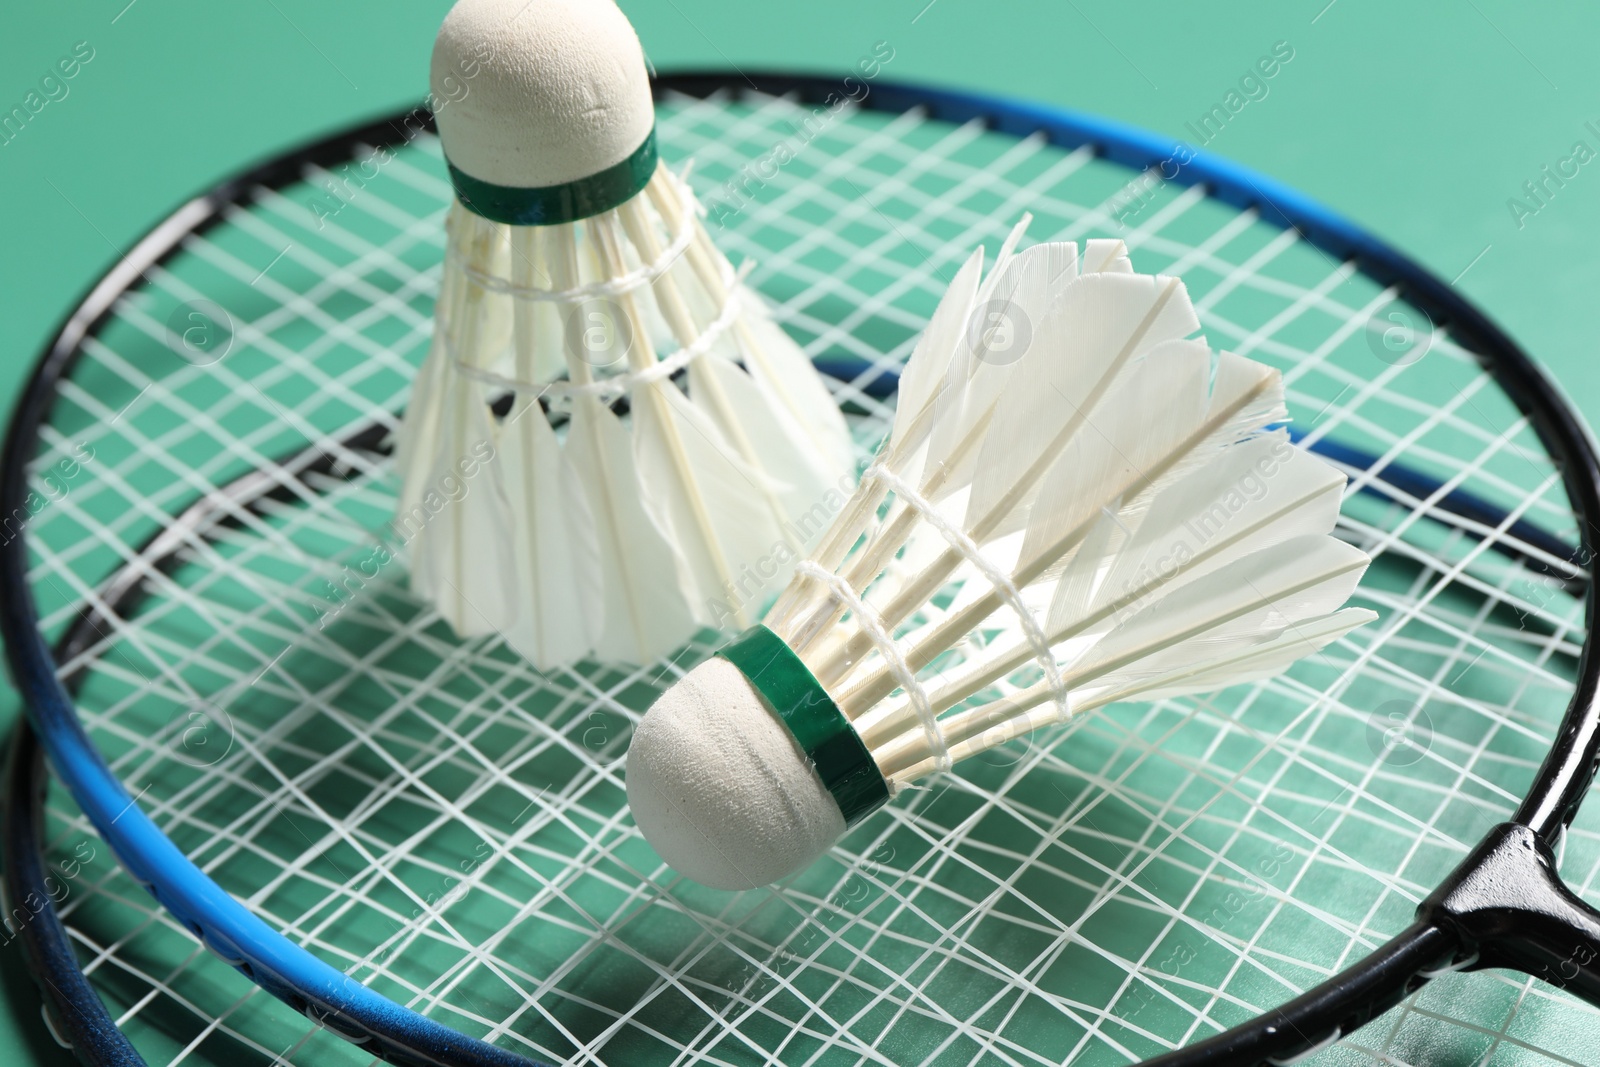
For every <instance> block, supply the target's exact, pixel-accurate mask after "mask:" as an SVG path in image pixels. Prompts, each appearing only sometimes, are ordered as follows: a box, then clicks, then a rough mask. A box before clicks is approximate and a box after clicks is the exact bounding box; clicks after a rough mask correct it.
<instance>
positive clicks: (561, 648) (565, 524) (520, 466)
mask: <svg viewBox="0 0 1600 1067" xmlns="http://www.w3.org/2000/svg"><path fill="white" fill-rule="evenodd" d="M496 462H497V463H498V465H499V468H500V469H499V472H498V473H499V474H500V476H501V480H502V484H503V485H504V488H505V496H506V503H507V505H508V506H509V508H510V510H511V513H512V514H514V515H520V516H522V517H523V518H522V521H520V522H513V523H512V524H511V527H510V530H511V534H512V537H511V547H512V555H513V563H514V566H513V568H512V571H511V573H510V574H509V575H508V576H507V583H508V585H509V593H510V596H511V600H512V603H513V605H514V606H515V608H516V613H515V615H514V616H513V619H512V622H511V625H510V626H509V627H508V628H507V630H506V640H507V642H508V643H509V644H510V645H511V647H512V648H514V649H516V650H517V651H518V652H519V653H521V654H522V655H523V656H524V657H525V658H526V659H528V660H529V661H530V662H532V664H533V665H534V666H535V667H538V668H539V669H540V670H549V669H551V668H553V667H557V666H560V665H562V664H566V663H571V662H573V661H574V660H577V659H581V658H582V657H583V656H584V655H585V654H587V653H588V651H589V650H590V649H591V648H593V647H594V645H595V642H596V640H598V638H599V636H600V632H601V612H602V607H603V594H602V592H601V590H602V588H603V585H602V581H601V573H602V572H601V570H600V553H599V543H598V537H597V534H596V530H595V525H594V519H593V517H592V516H591V514H590V512H589V501H588V500H587V499H586V498H585V496H584V491H583V483H582V482H581V481H580V480H579V477H578V474H577V472H576V471H575V470H574V469H573V466H572V463H571V461H570V460H569V459H568V457H567V456H565V455H563V453H562V450H561V445H560V443H559V442H558V441H557V440H556V435H555V431H554V430H552V429H551V428H550V424H549V422H547V421H546V420H545V417H544V414H543V412H541V411H540V410H539V405H538V402H537V401H525V402H523V405H522V407H521V408H520V409H517V410H514V411H512V412H511V414H510V416H509V417H508V418H507V419H506V424H505V426H504V428H503V430H502V432H501V434H500V452H499V455H498V456H497V457H496Z"/></svg>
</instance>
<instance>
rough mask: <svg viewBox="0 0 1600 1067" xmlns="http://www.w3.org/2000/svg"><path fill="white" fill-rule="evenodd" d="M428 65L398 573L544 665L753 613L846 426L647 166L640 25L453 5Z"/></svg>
mask: <svg viewBox="0 0 1600 1067" xmlns="http://www.w3.org/2000/svg"><path fill="white" fill-rule="evenodd" d="M432 80H433V83H434V94H435V98H436V99H440V100H447V101H449V102H448V104H447V105H446V106H443V107H441V108H440V109H439V111H438V125H439V134H440V137H441V140H442V142H443V146H444V153H445V157H446V159H447V161H448V163H449V167H450V176H451V179H452V182H453V184H454V186H455V189H456V193H457V203H456V204H454V205H452V208H451V211H450V216H449V219H448V223H447V230H448V243H447V248H446V255H445V264H444V275H443V280H442V284H441V289H440V295H439V300H438V304H437V308H436V312H435V316H436V325H435V329H434V339H433V347H432V349H431V350H430V352H429V355H428V358H427V361H426V362H425V364H424V366H423V368H422V370H421V372H420V374H419V375H418V378H417V382H416V385H415V388H414V391H413V394H412V400H411V404H410V407H409V409H408V410H407V412H406V416H405V421H404V423H403V425H402V428H401V434H400V437H399V443H398V448H397V459H398V463H399V468H400V471H401V473H402V476H403V478H404V487H403V490H402V492H401V496H400V502H399V506H398V509H397V513H396V520H395V525H396V530H397V532H398V533H399V534H400V535H401V536H402V537H403V538H404V539H405V540H406V541H407V543H408V545H409V547H410V561H411V571H412V580H413V585H414V587H415V588H416V589H417V591H418V592H419V593H420V594H421V595H423V596H425V597H427V598H428V599H430V600H432V601H433V603H434V604H435V605H436V606H437V608H438V610H439V612H440V613H441V614H442V615H443V616H444V618H445V619H447V620H448V621H449V622H450V623H451V624H452V625H453V626H454V627H455V629H456V631H457V632H458V633H460V634H462V635H472V634H481V633H490V632H496V631H498V632H501V633H503V634H505V635H506V638H507V639H508V641H509V642H510V643H511V644H512V646H513V647H515V648H516V649H518V650H519V651H520V652H521V653H522V654H524V655H525V656H527V657H528V658H529V659H530V660H532V661H533V663H534V664H535V665H537V666H538V667H540V668H549V667H553V666H557V665H560V664H564V663H568V662H570V661H572V660H574V659H577V658H579V657H581V656H583V655H585V654H586V653H589V652H590V651H594V652H596V653H597V654H598V655H599V656H600V657H602V658H604V659H607V660H615V661H626V662H643V661H647V660H650V659H652V658H653V657H656V656H659V655H661V654H663V653H666V652H670V651H671V650H673V649H675V648H677V647H679V646H680V645H681V644H683V642H684V641H686V640H687V639H688V638H689V637H690V636H692V634H693V633H694V632H695V631H696V630H697V629H698V628H699V627H701V626H702V625H719V626H731V627H732V628H734V629H738V628H741V627H743V626H747V625H749V623H750V622H751V621H752V619H753V617H754V616H755V615H756V613H757V612H758V610H759V608H760V607H761V599H762V598H761V596H760V595H759V590H758V589H757V588H756V586H757V585H759V584H765V585H767V586H768V587H770V589H771V591H773V592H775V591H776V590H777V589H778V588H780V587H781V585H782V579H786V578H787V576H788V574H789V571H790V570H791V569H792V566H793V563H792V561H793V560H797V559H799V558H800V557H801V556H803V555H804V549H805V547H807V546H808V544H809V542H810V541H812V540H814V539H815V535H817V534H820V532H821V523H820V521H818V520H817V519H816V518H815V515H813V514H811V513H812V512H813V511H814V509H815V507H816V505H817V503H818V501H819V500H821V499H823V498H824V496H825V494H827V493H830V492H838V491H839V489H840V488H841V483H842V486H843V488H844V489H846V490H848V488H849V485H850V482H849V475H850V473H851V471H852V470H853V465H852V464H853V456H852V452H851V445H850V440H849V435H848V431H847V428H846V426H845V423H844V419H843V418H842V416H841V415H840V413H839V409H838V407H837V406H836V405H835V403H834V402H833V399H832V397H831V396H830V395H829V393H828V390H827V388H826V386H824V385H823V383H822V380H821V378H820V377H818V375H817V374H816V372H815V370H814V369H813V368H812V366H811V364H810V362H809V361H808V360H807V359H806V358H805V356H804V354H803V353H802V352H801V351H800V349H799V348H798V346H796V345H795V344H794V342H793V341H791V340H790V339H789V338H788V336H787V335H785V334H784V332H783V331H782V330H781V329H780V328H779V327H777V326H776V325H775V324H774V323H773V322H772V321H771V319H770V318H769V317H768V316H767V314H766V312H765V310H764V308H763V307H762V305H761V304H760V303H759V301H758V300H757V299H756V298H755V297H754V296H753V295H752V294H751V293H750V292H749V291H748V290H747V289H746V288H745V287H744V286H743V285H742V284H741V282H740V280H739V278H738V276H736V274H735V273H734V271H733V270H732V268H731V267H730V266H729V264H728V261H727V259H726V258H725V257H724V256H723V255H722V254H721V253H719V252H718V251H717V249H716V248H715V246H713V245H712V243H711V241H710V239H709V237H708V236H707V234H706V232H705V228H704V226H703V225H702V223H701V221H700V213H699V205H698V204H697V203H696V202H695V199H694V197H693V195H692V194H691V193H690V192H689V189H688V186H687V185H685V184H684V182H683V181H682V180H681V179H680V178H679V177H677V176H675V175H673V174H672V173H671V172H670V171H668V170H667V168H666V167H665V165H663V164H661V163H659V162H658V161H657V157H656V141H655V111H654V107H653V104H652V101H651V97H650V86H649V80H648V77H647V75H646V71H645V62H644V56H643V52H642V51H641V50H640V47H639V41H638V38H637V37H636V36H635V34H634V32H633V28H632V27H631V26H630V25H629V24H628V21H627V19H626V18H625V17H624V16H623V14H622V12H621V11H619V10H618V9H617V8H616V6H615V5H614V4H613V3H611V0H541V2H540V3H537V4H530V3H527V2H526V0H461V2H460V3H458V4H456V5H455V7H454V8H452V9H451V11H450V13H449V15H448V16H447V17H446V18H445V21H444V25H443V27H442V28H441V29H440V31H439V37H438V41H437V42H436V44H435V45H434V53H433V77H432ZM677 379H682V380H683V382H684V383H685V385H686V387H687V395H686V394H685V391H684V389H683V388H680V386H679V384H678V382H677ZM497 403H498V405H499V406H498V408H497V406H496V405H497ZM497 411H498V412H502V413H503V414H499V415H497ZM624 418H626V420H627V423H631V426H630V425H626V424H625V423H624ZM630 430H631V433H630ZM808 515H810V518H809V520H808ZM786 561H787V562H788V566H784V564H785V562H786ZM758 562H759V563H760V564H761V567H760V574H759V578H760V580H761V581H760V582H756V581H753V580H752V578H751V567H752V565H753V564H756V563H758Z"/></svg>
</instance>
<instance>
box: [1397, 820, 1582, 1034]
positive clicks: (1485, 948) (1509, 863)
mask: <svg viewBox="0 0 1600 1067" xmlns="http://www.w3.org/2000/svg"><path fill="white" fill-rule="evenodd" d="M1417 917H1418V918H1419V919H1421V920H1423V921H1427V922H1432V923H1434V924H1435V925H1437V926H1438V927H1440V928H1441V929H1444V930H1447V931H1449V932H1451V933H1453V934H1455V935H1456V937H1457V938H1459V939H1460V942H1461V951H1460V954H1459V955H1458V957H1457V958H1458V959H1462V960H1466V961H1467V962H1466V963H1465V964H1460V965H1457V966H1456V967H1455V968H1453V969H1457V970H1471V971H1478V970H1485V969H1490V968H1511V969H1515V970H1519V971H1522V972H1524V973H1526V974H1531V975H1534V976H1535V977H1537V978H1540V979H1542V980H1544V981H1545V982H1548V983H1549V984H1551V985H1553V986H1556V987H1557V988H1560V989H1566V990H1569V991H1571V992H1572V993H1574V994H1576V995H1577V996H1580V997H1582V998H1583V999H1585V1000H1587V1001H1589V1002H1590V1003H1591V1004H1600V911H1596V910H1595V909H1593V908H1591V907H1590V906H1589V905H1587V904H1585V903H1584V902H1583V901H1582V900H1580V899H1578V897H1577V896H1576V895H1575V894H1573V892H1572V891H1571V890H1570V889H1568V888H1567V887H1566V885H1565V883H1563V882H1562V881H1561V876H1560V874H1559V873H1558V872H1557V865H1556V860H1555V855H1554V853H1553V852H1552V851H1551V849H1550V846H1549V845H1547V844H1545V842H1544V841H1543V840H1541V839H1540V838H1539V836H1538V835H1537V834H1535V833H1534V832H1533V831H1532V830H1530V829H1529V828H1528V827H1526V826H1522V825H1519V824H1517V823H1503V824H1502V825H1500V826H1497V827H1495V828H1494V829H1493V830H1491V831H1490V832H1489V834H1488V835H1487V836H1486V837H1485V838H1484V840H1483V843H1482V844H1480V845H1479V846H1478V847H1477V848H1476V849H1475V850H1474V851H1473V852H1472V854H1471V855H1469V856H1468V857H1467V859H1466V860H1465V861H1464V862H1463V863H1462V864H1461V865H1460V866H1459V867H1457V868H1456V870H1455V871H1454V872H1453V873H1452V874H1451V876H1450V878H1449V879H1448V880H1447V881H1446V882H1445V883H1444V884H1443V885H1442V886H1440V887H1439V889H1438V890H1436V891H1435V892H1434V893H1433V895H1431V896H1430V897H1428V899H1427V900H1425V901H1423V902H1422V904H1421V906H1420V907H1419V908H1418V909H1417Z"/></svg>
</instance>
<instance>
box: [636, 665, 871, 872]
mask: <svg viewBox="0 0 1600 1067" xmlns="http://www.w3.org/2000/svg"><path fill="white" fill-rule="evenodd" d="M627 776H628V806H629V807H631V808H632V809H633V818H634V821H635V822H636V823H638V824H639V829H640V830H641V831H643V833H644V836H645V839H646V840H648V841H649V842H650V844H651V846H652V847H654V848H655V850H656V853H657V854H658V855H659V856H660V857H661V858H662V859H663V860H666V862H667V865H668V866H670V867H671V868H672V869H673V870H675V871H678V872H679V873H680V874H684V875H687V876H688V877H690V878H692V879H694V880H695V881H696V882H699V883H700V884H701V885H704V886H709V887H711V888H712V889H753V888H755V887H756V886H762V885H768V884H770V883H772V882H776V881H779V880H781V879H783V878H786V877H788V876H789V875H791V874H793V873H795V872H796V871H799V870H801V869H803V868H805V867H807V866H809V865H810V864H812V863H813V862H815V861H816V860H817V859H818V858H819V857H821V856H822V854H823V853H825V852H827V851H828V849H829V847H831V846H832V845H833V843H834V842H835V841H837V840H838V839H839V837H840V835H842V834H843V833H844V830H845V826H844V816H843V815H841V814H840V813H839V805H838V804H837V803H835V802H834V799H833V796H832V795H831V794H830V793H829V792H828V789H827V787H826V786H824V785H823V784H822V779H821V778H819V777H817V773H816V771H815V770H813V769H812V767H811V763H810V761H809V760H807V759H806V755H805V752H804V751H803V750H802V749H801V748H800V746H799V744H798V743H797V742H796V741H795V739H794V735H793V734H791V733H790V732H789V728H788V727H787V726H785V725H784V724H783V722H782V721H781V720H780V719H779V718H778V716H777V715H776V714H774V713H773V712H772V711H771V710H770V709H769V708H768V707H767V705H766V704H765V702H763V701H762V699H761V697H760V695H759V694H758V693H757V692H756V690H755V687H753V686H752V685H751V684H750V680H749V679H747V678H746V677H745V676H744V675H743V674H742V673H741V672H740V671H739V668H737V667H735V666H734V665H733V664H731V663H729V662H728V661H727V660H725V659H722V658H720V657H714V658H712V659H709V660H706V661H705V662H704V663H702V664H700V665H699V666H698V667H696V668H695V669H694V670H692V671H690V672H689V673H688V674H687V675H685V676H684V678H683V680H682V681H680V682H678V684H677V685H674V686H673V687H672V688H671V689H668V690H667V691H666V692H665V693H663V694H661V696H660V697H659V698H657V700H656V702H655V703H654V704H652V705H651V707H650V710H649V711H648V712H646V713H645V716H644V719H643V720H642V721H641V722H640V723H639V726H638V728H637V729H636V730H634V732H633V742H632V744H631V745H630V746H629V748H628V771H627Z"/></svg>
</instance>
